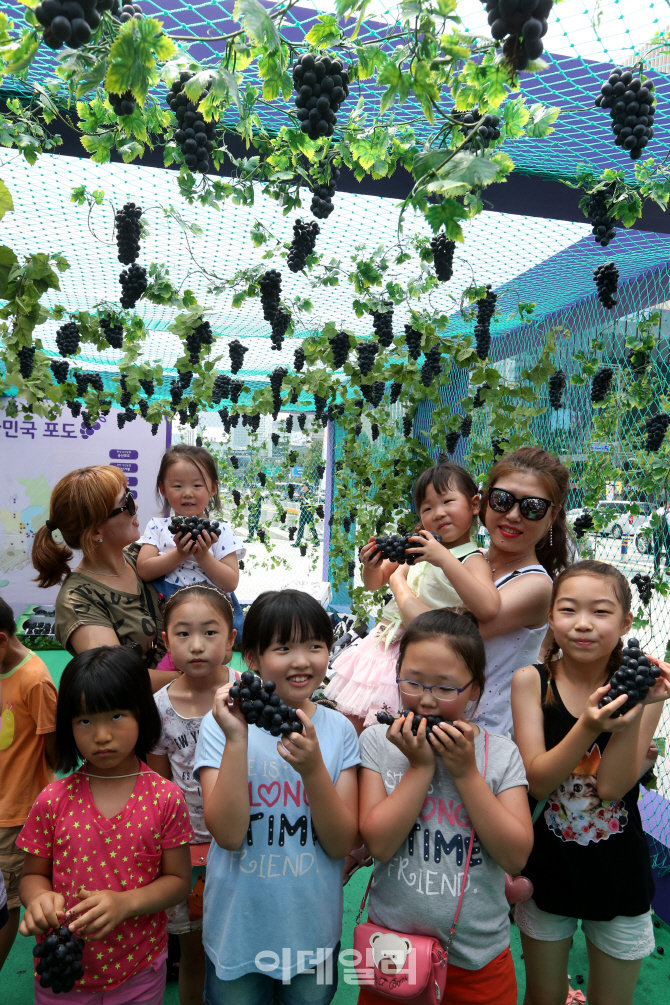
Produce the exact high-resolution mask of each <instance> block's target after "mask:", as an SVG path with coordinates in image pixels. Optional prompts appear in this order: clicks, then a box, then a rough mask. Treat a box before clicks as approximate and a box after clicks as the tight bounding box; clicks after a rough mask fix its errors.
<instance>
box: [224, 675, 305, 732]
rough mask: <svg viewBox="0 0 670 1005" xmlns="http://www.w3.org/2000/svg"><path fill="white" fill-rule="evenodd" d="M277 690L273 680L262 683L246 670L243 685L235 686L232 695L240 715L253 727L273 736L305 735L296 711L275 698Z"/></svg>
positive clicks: (241, 682) (231, 690) (231, 691)
mask: <svg viewBox="0 0 670 1005" xmlns="http://www.w3.org/2000/svg"><path fill="white" fill-rule="evenodd" d="M276 689H277V685H276V684H275V682H274V681H273V680H266V681H265V683H263V681H262V680H261V678H260V677H257V676H256V674H254V673H252V672H251V670H245V672H244V673H243V674H242V676H241V677H240V683H239V684H233V686H232V687H231V689H230V691H229V694H230V697H231V698H232V699H233V701H239V703H240V711H241V712H242V714H243V716H244V718H245V719H246V721H247V723H248V724H249V725H250V726H251V725H253V724H254V723H255V724H256V725H257V726H258V727H259V729H267V730H268V732H269V733H270V735H271V736H288V735H289V734H290V733H302V731H303V724H302V723H301V721H300V719H299V718H298V715H297V712H296V710H295V709H294V708H292V707H291V706H290V705H287V704H286V702H284V701H282V699H281V698H280V697H279V695H278V694H275V691H276Z"/></svg>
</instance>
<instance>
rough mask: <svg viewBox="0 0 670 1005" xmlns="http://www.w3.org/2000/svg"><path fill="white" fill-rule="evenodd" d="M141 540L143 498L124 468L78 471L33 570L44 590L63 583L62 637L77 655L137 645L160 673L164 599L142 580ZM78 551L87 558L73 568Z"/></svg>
mask: <svg viewBox="0 0 670 1005" xmlns="http://www.w3.org/2000/svg"><path fill="white" fill-rule="evenodd" d="M57 534H58V535H59V536H60V539H61V540H59V538H58V536H55V535H57ZM139 536H140V528H139V522H138V519H137V510H136V505H135V500H134V498H133V495H132V493H131V492H130V491H129V489H128V483H127V482H126V476H125V475H124V473H123V472H122V471H121V470H120V469H119V468H116V467H113V466H112V465H108V464H101V465H95V466H92V467H88V468H80V469H78V470H76V471H70V472H69V474H67V475H65V477H64V478H61V480H60V481H59V482H58V484H57V485H56V486H55V488H54V490H53V492H52V493H51V501H50V505H49V519H48V520H47V521H46V523H45V525H44V527H41V528H40V529H39V530H38V531H37V533H36V534H35V539H34V541H33V555H32V557H33V565H34V567H35V568H36V569H37V572H38V577H37V581H38V583H39V585H40V586H41V587H49V586H56V585H57V584H58V583H62V584H63V585H62V586H61V589H60V592H59V594H58V597H57V598H56V626H55V631H56V638H57V639H58V641H59V642H60V643H61V645H62V646H64V647H65V648H66V649H67V650H68V652H70V653H72V655H76V654H77V653H81V652H84V651H85V650H87V649H96V648H97V647H98V646H122V645H132V646H133V648H135V649H136V651H137V652H138V654H139V655H140V656H141V657H142V659H143V662H144V663H145V665H146V666H148V667H149V668H153V667H155V666H156V662H157V660H158V659H159V658H160V656H161V655H162V654H163V650H162V643H161V641H160V639H161V632H162V628H163V625H162V620H161V615H160V606H159V596H158V593H157V592H156V590H155V589H154V588H153V586H152V585H151V584H150V583H143V582H142V580H141V579H140V578H139V576H138V574H137V570H136V567H135V555H134V553H133V551H132V550H131V549H130V550H129V549H128V546H129V545H131V544H133V543H134V542H135V541H137V539H138V538H139ZM73 549H77V550H81V551H82V552H83V554H82V557H81V560H80V562H79V564H78V565H77V566H76V568H75V569H73V570H71V569H70V565H69V563H70V561H71V560H72V557H73ZM150 673H151V674H152V681H153V682H154V683H155V685H156V687H157V688H158V687H163V685H164V684H166V683H167V680H168V678H167V677H166V676H165V674H159V675H158V676H156V677H155V678H154V677H153V674H154V673H155V671H153V670H151V669H150Z"/></svg>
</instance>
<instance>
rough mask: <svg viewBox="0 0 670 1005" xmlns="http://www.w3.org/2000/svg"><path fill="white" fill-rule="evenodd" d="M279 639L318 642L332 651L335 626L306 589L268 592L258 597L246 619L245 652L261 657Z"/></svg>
mask: <svg viewBox="0 0 670 1005" xmlns="http://www.w3.org/2000/svg"><path fill="white" fill-rule="evenodd" d="M275 639H277V641H278V642H280V643H281V644H282V645H284V644H285V643H287V642H304V641H306V640H307V639H318V641H319V642H323V643H324V644H325V645H326V646H327V647H328V649H330V648H331V646H332V644H333V625H332V622H331V620H330V618H329V617H328V615H327V614H326V612H325V611H324V609H323V607H322V606H321V604H320V603H319V602H318V600H315V599H314V597H311V596H310V595H309V593H303V592H302V590H277V591H274V590H268V591H267V592H266V593H261V594H260V596H258V597H256V599H255V600H254V602H253V604H252V605H251V607H250V608H249V610H248V611H247V613H246V616H245V618H244V629H243V631H242V652H243V653H244V654H246V653H250V654H253V655H254V656H260V655H261V654H262V653H264V652H265V650H266V649H269V647H270V646H271V645H272V643H273V641H274V640H275Z"/></svg>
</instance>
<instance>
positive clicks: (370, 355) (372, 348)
mask: <svg viewBox="0 0 670 1005" xmlns="http://www.w3.org/2000/svg"><path fill="white" fill-rule="evenodd" d="M378 351H379V345H378V343H377V342H371V341H363V340H361V341H360V342H359V343H358V345H357V346H356V355H357V357H358V368H359V370H360V371H361V374H362V376H363V377H367V375H368V374H369V373H370V371H371V370H372V368H373V366H374V365H375V359H376V357H377V353H378Z"/></svg>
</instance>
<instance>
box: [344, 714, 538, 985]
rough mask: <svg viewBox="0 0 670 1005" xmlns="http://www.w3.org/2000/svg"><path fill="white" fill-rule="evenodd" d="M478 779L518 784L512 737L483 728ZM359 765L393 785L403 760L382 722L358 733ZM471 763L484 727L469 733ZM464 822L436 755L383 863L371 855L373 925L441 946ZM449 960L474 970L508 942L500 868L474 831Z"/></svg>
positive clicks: (458, 872) (453, 900)
mask: <svg viewBox="0 0 670 1005" xmlns="http://www.w3.org/2000/svg"><path fill="white" fill-rule="evenodd" d="M489 737H490V739H489V762H488V768H487V771H486V781H487V783H488V785H489V787H490V788H491V790H492V791H493V792H494V793H495V794H496V795H497V794H498V793H499V792H503V791H504V790H505V789H510V788H513V787H514V786H515V785H526V773H525V771H524V767H523V761H522V760H521V755H520V754H519V751H518V749H517V747H516V745H515V744H514V743H512V741H511V740H508V739H507V737H504V736H499V735H497V734H496V733H490V734H489ZM360 748H361V767H363V768H369V769H370V770H372V771H377V772H379V774H380V775H381V776H382V781H383V782H384V787H385V789H386V792H387V794H390V793H391V792H393V790H394V788H395V787H396V785H397V784H398V783H399V781H400V779H401V778H402V776H403V774H404V773H405V771H406V770H407V768H408V767H409V761H408V760H407V758H406V757H405V756H404V754H401V753H400V751H399V750H398V749H397V747H394V746H393V744H392V743H390V742H389V741H388V740H387V739H386V726H370V727H369V728H368V729H364V730H363V732H362V734H361V736H360ZM475 755H476V758H477V767H478V768H479V770H480V772H482V773H483V771H484V731H483V730H480V732H479V735H478V736H477V738H476V740H475ZM471 829H472V824H471V822H470V819H469V817H468V814H467V813H466V811H465V807H464V805H463V800H462V799H461V797H460V795H459V792H458V789H457V788H456V785H455V784H454V781H453V779H452V777H451V775H450V774H449V772H448V771H447V769H446V768H445V767H444V763H443V762H442V760H441V758H437V764H436V768H435V775H434V776H433V781H432V783H431V786H430V788H429V789H428V794H427V796H426V799H425V801H424V804H423V807H422V810H421V814H420V816H419V819H418V820H417V822H416V823H415V824H414V827H413V828H412V831H411V832H410V834H409V835H408V837H407V838H405V840H404V841H403V843H402V845H401V847H400V848H398V851H397V852H396V853H395V855H394V856H393V857H392V858H391V859H390V860H389V861H388V862H376V863H375V866H374V878H373V882H372V886H371V888H370V899H369V901H368V917H369V919H370V921H372V922H374V924H377V925H382V926H383V927H384V928H391V929H393V930H395V931H396V932H403V933H407V934H408V935H412V934H414V935H433V936H435V938H437V939H439V940H440V942H441V943H442V945H443V946H445V945H446V943H447V940H448V939H449V930H450V928H451V926H452V923H453V920H454V915H455V913H456V908H457V906H458V898H459V896H460V886H461V883H462V880H463V870H464V868H465V861H466V858H467V854H468V847H469V841H470V832H471ZM475 842H476V843H475V844H474V846H473V849H472V858H471V859H470V870H469V873H468V879H467V883H466V887H465V895H464V897H463V904H462V907H461V913H460V917H459V919H458V926H457V928H456V933H455V935H454V941H453V943H452V945H451V948H450V950H449V962H450V963H454V964H455V965H456V966H458V967H464V968H465V969H466V970H480V969H481V968H482V967H484V966H486V964H487V963H490V962H491V960H493V959H495V958H496V956H498V955H499V954H500V953H502V952H503V950H504V949H506V948H507V946H508V945H509V917H508V912H509V904H508V903H507V900H506V898H505V873H504V872H503V870H502V869H501V868H500V866H499V865H498V864H497V863H496V862H495V861H494V860H493V858H492V857H491V856H490V855H489V853H488V852H487V851H486V850H485V849H484V848H482V847H481V845H480V844H479V843H478V842H477V840H476V837H475Z"/></svg>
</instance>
